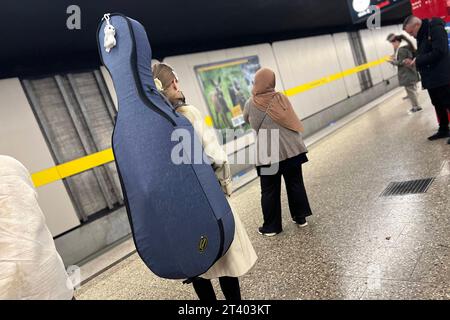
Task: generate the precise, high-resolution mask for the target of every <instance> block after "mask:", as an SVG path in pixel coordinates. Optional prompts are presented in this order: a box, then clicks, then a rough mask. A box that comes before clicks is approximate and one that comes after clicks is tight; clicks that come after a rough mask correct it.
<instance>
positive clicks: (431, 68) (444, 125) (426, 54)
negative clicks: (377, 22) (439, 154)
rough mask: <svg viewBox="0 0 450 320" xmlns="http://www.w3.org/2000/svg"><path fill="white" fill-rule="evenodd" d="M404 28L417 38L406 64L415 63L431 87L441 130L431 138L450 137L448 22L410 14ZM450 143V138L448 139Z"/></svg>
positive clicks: (427, 87) (425, 83) (430, 90)
mask: <svg viewBox="0 0 450 320" xmlns="http://www.w3.org/2000/svg"><path fill="white" fill-rule="evenodd" d="M403 30H405V31H406V32H407V33H408V34H410V35H411V36H413V37H414V38H416V39H417V47H418V49H417V57H416V58H414V59H405V61H404V63H405V65H409V66H414V65H416V67H417V69H418V70H419V72H420V74H421V76H422V85H423V87H424V88H425V89H427V90H428V93H429V94H430V97H431V102H432V103H433V105H434V107H435V109H436V113H437V115H438V119H439V131H438V132H437V133H436V134H434V135H432V136H431V137H429V138H428V139H429V140H430V141H433V140H437V139H442V138H447V137H449V136H450V132H449V127H448V125H449V121H448V113H447V112H448V111H450V54H449V48H448V35H447V31H446V30H445V22H444V21H443V20H442V19H440V18H433V19H431V20H428V19H424V20H421V19H419V18H418V17H416V16H409V17H408V18H406V20H405V22H404V23H403ZM448 143H449V144H450V140H449V141H448Z"/></svg>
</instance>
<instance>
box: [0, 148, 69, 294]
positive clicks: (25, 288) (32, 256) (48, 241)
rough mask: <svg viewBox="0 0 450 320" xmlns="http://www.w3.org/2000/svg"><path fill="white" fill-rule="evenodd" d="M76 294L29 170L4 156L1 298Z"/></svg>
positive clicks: (0, 175) (0, 172)
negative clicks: (46, 222)
mask: <svg viewBox="0 0 450 320" xmlns="http://www.w3.org/2000/svg"><path fill="white" fill-rule="evenodd" d="M72 296H73V285H72V282H71V281H70V279H69V276H68V275H67V273H66V270H65V268H64V264H63V261H62V260H61V257H60V256H59V254H58V252H57V251H56V248H55V243H54V242H53V237H52V235H51V233H50V231H49V230H48V228H47V226H46V224H45V217H44V214H43V213H42V211H41V209H40V208H39V204H38V202H37V194H36V191H35V190H34V186H33V183H32V181H31V179H30V175H29V173H28V171H27V169H25V167H24V166H23V165H22V164H21V163H20V162H18V161H16V160H15V159H13V158H11V157H7V156H1V155H0V300H3V299H33V300H36V299H39V300H40V299H45V300H47V299H51V300H70V299H72Z"/></svg>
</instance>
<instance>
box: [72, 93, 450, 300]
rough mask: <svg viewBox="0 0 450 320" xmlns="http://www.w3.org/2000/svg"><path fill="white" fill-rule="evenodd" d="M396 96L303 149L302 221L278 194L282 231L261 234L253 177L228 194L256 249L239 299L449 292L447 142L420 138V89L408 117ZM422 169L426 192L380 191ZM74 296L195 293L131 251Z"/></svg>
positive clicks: (431, 127) (427, 127)
mask: <svg viewBox="0 0 450 320" xmlns="http://www.w3.org/2000/svg"><path fill="white" fill-rule="evenodd" d="M403 95H404V94H403V93H401V94H398V95H396V96H394V97H393V98H390V99H389V100H388V101H387V102H386V103H384V104H383V105H381V106H379V107H377V108H375V109H373V110H371V111H369V112H368V113H366V114H364V115H362V116H361V117H359V118H357V119H356V120H355V121H353V122H351V123H350V124H348V125H346V126H345V127H343V128H341V129H339V130H338V131H337V132H335V133H333V134H332V135H331V136H329V137H327V138H325V139H323V140H321V141H320V142H319V143H317V144H315V145H314V146H313V147H311V148H310V153H309V158H310V162H309V163H308V164H306V166H305V183H306V186H307V190H308V193H309V197H310V201H311V205H312V208H313V210H314V216H313V217H312V218H311V219H310V220H309V223H310V225H309V226H308V227H306V228H303V229H298V228H297V227H296V226H295V225H293V224H292V223H290V221H289V219H288V215H289V213H288V206H287V201H286V200H287V199H286V195H285V193H284V192H283V209H284V212H283V215H284V217H286V219H285V222H284V225H285V228H284V232H283V233H282V234H280V235H279V236H277V237H274V238H264V237H262V236H260V235H259V234H258V233H257V227H258V226H259V225H260V224H261V209H260V187H259V183H258V181H255V182H253V183H251V184H249V185H247V186H246V187H244V188H242V189H240V190H239V191H238V192H237V193H236V194H234V195H233V197H232V200H231V202H232V206H233V208H234V209H235V210H237V212H238V213H239V215H240V216H241V218H242V220H243V222H244V224H245V225H246V227H247V230H248V233H249V236H250V238H251V240H252V241H253V244H254V247H255V249H256V251H257V253H258V255H259V260H258V262H257V265H256V266H255V267H254V269H253V270H252V271H251V272H250V273H249V274H247V275H246V276H244V277H242V278H241V286H242V294H243V297H244V298H245V299H450V146H449V145H447V144H446V141H445V140H441V141H437V142H428V141H427V139H426V138H427V136H429V135H431V134H432V133H434V131H435V129H436V116H435V113H434V111H433V109H432V107H431V104H430V102H429V99H428V98H427V96H426V94H424V93H423V94H422V97H421V99H422V101H423V105H424V107H425V108H424V109H425V110H424V111H423V112H421V113H418V114H414V115H409V114H407V105H406V102H405V101H404V100H402V96H403ZM446 161H449V162H446ZM428 177H436V180H435V182H434V183H433V185H432V186H431V188H430V189H429V191H428V193H426V194H422V195H409V196H403V197H388V198H381V197H380V194H381V193H382V191H383V190H384V189H385V188H386V187H387V186H388V184H389V183H390V182H392V181H405V180H415V179H421V178H428ZM215 285H216V288H217V284H215ZM218 291H219V290H218ZM76 297H77V299H196V296H195V293H194V291H193V289H192V288H191V286H189V285H183V284H181V283H180V282H179V281H168V280H162V279H158V278H157V277H155V276H154V275H153V274H152V273H151V272H150V271H149V270H148V269H147V268H146V267H145V266H144V264H143V263H142V262H141V260H140V259H139V257H138V256H137V255H136V254H134V255H132V256H131V257H129V258H128V259H126V260H124V261H122V262H120V263H119V264H117V265H116V266H114V267H113V268H111V269H109V270H107V271H106V272H104V273H102V274H101V275H100V276H98V277H96V278H95V279H93V280H91V281H89V282H88V283H86V284H85V285H84V286H82V287H81V288H80V289H79V290H78V291H77V294H76ZM219 297H222V295H221V294H220V293H219Z"/></svg>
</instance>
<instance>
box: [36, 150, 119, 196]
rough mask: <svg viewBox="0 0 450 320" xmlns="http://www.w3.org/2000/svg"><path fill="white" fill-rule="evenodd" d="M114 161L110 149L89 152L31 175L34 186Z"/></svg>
mask: <svg viewBox="0 0 450 320" xmlns="http://www.w3.org/2000/svg"><path fill="white" fill-rule="evenodd" d="M112 161H114V156H113V152H112V149H111V148H110V149H106V150H103V151H100V152H96V153H93V154H90V155H88V156H86V157H83V158H79V159H76V160H73V161H69V162H66V163H63V164H60V165H57V166H56V167H53V168H49V169H46V170H42V171H39V172H36V173H33V174H32V175H31V178H32V179H33V183H34V185H35V186H36V187H41V186H43V185H46V184H49V183H52V182H55V181H58V180H61V179H64V178H67V177H70V176H73V175H76V174H78V173H81V172H84V171H87V170H90V169H92V168H95V167H98V166H101V165H104V164H106V163H109V162H112Z"/></svg>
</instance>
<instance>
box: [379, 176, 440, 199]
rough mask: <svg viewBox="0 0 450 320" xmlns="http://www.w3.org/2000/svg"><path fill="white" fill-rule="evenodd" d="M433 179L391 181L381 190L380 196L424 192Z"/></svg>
mask: <svg viewBox="0 0 450 320" xmlns="http://www.w3.org/2000/svg"><path fill="white" fill-rule="evenodd" d="M434 180H435V178H428V179H421V180H412V181H403V182H391V183H390V184H389V185H388V187H387V188H386V189H385V190H384V191H383V193H382V194H381V197H391V196H404V195H408V194H419V193H426V192H427V191H428V189H429V188H430V186H431V184H432V183H433V181H434Z"/></svg>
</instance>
